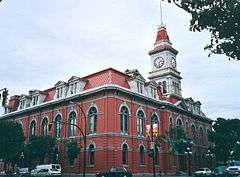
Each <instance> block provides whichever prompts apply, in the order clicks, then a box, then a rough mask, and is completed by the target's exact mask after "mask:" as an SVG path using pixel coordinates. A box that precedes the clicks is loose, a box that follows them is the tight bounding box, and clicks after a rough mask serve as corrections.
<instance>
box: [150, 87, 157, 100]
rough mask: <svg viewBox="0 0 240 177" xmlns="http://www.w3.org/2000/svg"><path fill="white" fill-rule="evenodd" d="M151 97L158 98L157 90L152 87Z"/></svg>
mask: <svg viewBox="0 0 240 177" xmlns="http://www.w3.org/2000/svg"><path fill="white" fill-rule="evenodd" d="M150 92H151V97H153V98H156V89H155V88H153V87H150Z"/></svg>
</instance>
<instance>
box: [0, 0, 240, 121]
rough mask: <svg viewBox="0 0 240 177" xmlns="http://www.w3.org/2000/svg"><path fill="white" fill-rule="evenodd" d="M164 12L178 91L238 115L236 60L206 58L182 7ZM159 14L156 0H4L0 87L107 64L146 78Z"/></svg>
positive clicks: (50, 80)
mask: <svg viewBox="0 0 240 177" xmlns="http://www.w3.org/2000/svg"><path fill="white" fill-rule="evenodd" d="M163 14H164V15H163V16H164V17H163V18H164V22H165V23H166V25H167V30H168V33H169V36H170V40H171V42H172V43H173V46H174V47H175V48H176V49H177V50H178V51H179V54H178V56H177V63H178V70H179V71H180V72H181V75H182V77H183V80H182V89H183V96H184V97H190V96H191V97H193V98H194V99H195V100H200V101H201V102H202V104H203V105H202V107H203V111H204V112H205V113H206V114H207V115H208V116H209V117H210V118H213V119H215V118H216V117H219V116H222V117H225V118H233V117H238V118H239V117H240V104H239V101H240V94H239V90H240V84H239V75H240V70H239V62H236V61H229V60H228V59H227V57H225V56H220V55H214V56H212V57H211V58H208V56H207V55H208V52H207V51H204V50H203V48H204V46H205V45H206V44H208V42H209V41H210V38H209V36H210V35H209V33H208V32H203V33H193V32H190V31H189V30H188V29H189V16H188V15H187V14H186V13H185V12H184V11H182V10H181V9H178V8H177V7H175V6H174V5H171V4H168V3H167V2H164V3H163ZM159 19H160V15H159V0H141V1H140V0H101V1H100V0H88V1H86V0H34V1H33V0H21V1H19V0H4V1H3V2H1V3H0V88H3V87H7V88H8V89H9V92H10V95H14V94H22V93H28V91H29V90H31V89H41V90H43V89H47V88H49V87H52V86H53V85H54V84H55V83H56V82H57V81H58V80H68V79H69V78H70V77H71V76H72V75H78V76H80V77H82V76H85V75H87V74H91V73H93V72H96V71H99V70H102V69H105V68H108V67H113V68H116V69H118V70H120V71H125V70H126V69H128V68H129V69H134V68H137V69H138V70H139V71H140V72H141V73H142V74H143V76H144V77H145V78H147V77H148V72H149V71H150V68H151V67H150V57H149V56H148V54H147V53H148V51H149V50H151V49H152V48H153V43H154V40H155V37H156V30H157V25H158V24H159V23H160V20H159Z"/></svg>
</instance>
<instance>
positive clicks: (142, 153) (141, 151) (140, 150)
mask: <svg viewBox="0 0 240 177" xmlns="http://www.w3.org/2000/svg"><path fill="white" fill-rule="evenodd" d="M139 157H140V158H139V162H140V165H144V164H145V150H144V146H143V145H141V146H140V148H139Z"/></svg>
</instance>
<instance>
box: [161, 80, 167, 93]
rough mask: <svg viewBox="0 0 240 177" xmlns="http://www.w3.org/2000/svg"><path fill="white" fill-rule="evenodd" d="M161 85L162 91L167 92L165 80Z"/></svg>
mask: <svg viewBox="0 0 240 177" xmlns="http://www.w3.org/2000/svg"><path fill="white" fill-rule="evenodd" d="M162 87H163V93H167V82H166V81H163V82H162Z"/></svg>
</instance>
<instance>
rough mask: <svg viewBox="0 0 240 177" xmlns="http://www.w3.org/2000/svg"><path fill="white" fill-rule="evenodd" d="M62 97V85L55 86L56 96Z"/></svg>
mask: <svg viewBox="0 0 240 177" xmlns="http://www.w3.org/2000/svg"><path fill="white" fill-rule="evenodd" d="M62 97H63V87H59V88H57V98H62Z"/></svg>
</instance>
